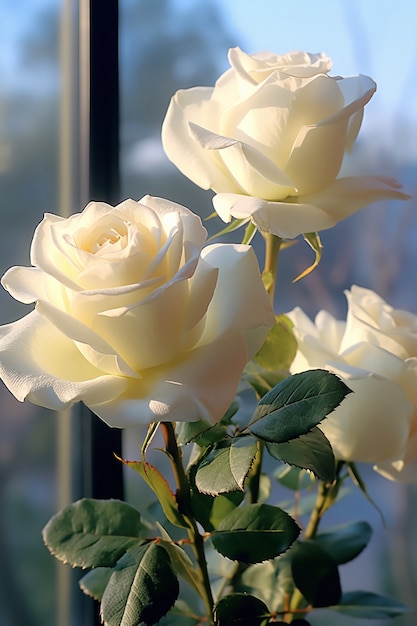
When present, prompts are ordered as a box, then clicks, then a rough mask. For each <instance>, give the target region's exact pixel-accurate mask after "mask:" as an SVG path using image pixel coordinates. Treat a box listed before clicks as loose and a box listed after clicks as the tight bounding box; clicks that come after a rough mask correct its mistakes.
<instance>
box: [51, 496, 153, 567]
mask: <svg viewBox="0 0 417 626" xmlns="http://www.w3.org/2000/svg"><path fill="white" fill-rule="evenodd" d="M142 531H143V526H142V523H141V519H140V513H139V512H138V511H137V510H136V509H134V508H133V507H131V506H129V505H128V504H126V503H125V502H120V501H119V500H92V499H90V498H84V499H82V500H78V502H75V503H74V504H70V505H69V506H67V507H65V509H63V510H62V511H60V512H59V513H57V514H56V515H54V517H52V519H51V520H50V521H49V522H48V524H47V525H46V526H45V528H44V530H43V539H44V542H45V544H46V546H47V547H48V549H49V550H50V552H51V553H52V554H53V555H54V556H56V557H57V558H58V559H60V560H61V561H63V562H64V563H70V564H71V565H72V566H73V567H83V568H84V567H112V566H113V565H115V564H116V562H117V560H118V559H119V558H120V557H121V556H122V554H124V553H125V552H126V550H128V549H129V548H130V547H132V546H134V545H138V544H140V543H141V542H143V540H141V539H140V534H141V533H142Z"/></svg>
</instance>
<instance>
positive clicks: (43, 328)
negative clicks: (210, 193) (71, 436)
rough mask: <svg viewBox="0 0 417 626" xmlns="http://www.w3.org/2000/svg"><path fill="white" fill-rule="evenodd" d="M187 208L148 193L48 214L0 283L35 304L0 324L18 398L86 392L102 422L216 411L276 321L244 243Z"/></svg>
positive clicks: (51, 404)
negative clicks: (21, 261) (26, 253)
mask: <svg viewBox="0 0 417 626" xmlns="http://www.w3.org/2000/svg"><path fill="white" fill-rule="evenodd" d="M205 239H206V230H205V229H204V228H203V226H202V224H201V220H200V218H199V217H198V216H196V215H194V214H193V213H191V211H189V210H188V209H186V208H184V207H182V206H179V205H177V204H174V203H172V202H169V201H167V200H163V199H161V198H152V197H149V196H147V197H145V198H143V199H142V200H141V201H140V202H135V201H133V200H126V201H125V202H122V203H121V204H119V205H118V206H116V207H114V208H113V207H111V206H109V205H107V204H104V203H101V202H96V203H90V204H89V205H88V206H87V207H86V209H85V210H84V211H83V212H82V213H79V214H75V215H72V216H71V217H70V218H68V219H64V218H62V217H57V216H55V215H49V214H47V215H45V217H44V219H43V221H42V222H41V223H40V224H39V226H38V227H37V229H36V231H35V235H34V238H33V242H32V247H31V262H32V264H33V266H34V267H32V268H26V267H14V268H11V269H10V270H9V271H8V272H6V274H5V275H4V277H3V280H2V284H3V286H4V287H5V288H6V289H7V290H8V291H9V292H10V293H11V294H12V296H13V297H14V298H16V299H17V300H20V301H21V302H25V303H32V302H36V308H35V310H34V311H32V312H31V313H29V314H28V315H26V316H25V317H23V318H22V319H20V320H18V321H16V322H14V323H12V324H9V325H6V326H2V327H0V375H1V377H2V379H3V380H4V382H5V383H6V385H7V386H8V388H9V389H10V390H11V392H12V393H13V394H14V395H15V396H16V398H18V399H19V400H24V399H25V398H28V399H29V400H30V401H31V402H34V403H35V404H40V405H41V406H45V407H48V408H52V409H59V408H62V407H65V406H68V405H71V404H72V403H74V402H77V401H79V400H82V401H84V402H85V404H86V405H87V406H89V407H90V408H91V409H92V410H93V411H94V412H95V413H97V415H99V416H100V417H101V418H102V419H103V420H105V421H106V422H108V423H109V424H110V425H111V426H118V427H127V426H131V425H137V424H141V423H142V424H144V423H145V424H146V423H149V422H151V421H156V420H172V421H174V420H181V421H187V420H195V419H199V418H205V419H208V420H210V421H213V422H215V421H218V420H219V419H220V418H221V417H222V415H223V414H224V412H225V411H226V409H227V408H228V406H229V404H230V402H231V401H232V400H233V398H234V395H235V392H236V389H237V386H238V382H239V379H240V375H241V372H242V370H243V368H244V365H245V363H246V362H247V361H248V360H249V359H250V358H251V356H252V355H253V354H254V353H255V352H256V351H257V350H258V349H259V347H260V346H261V344H262V342H263V340H264V338H265V336H266V334H267V332H268V329H269V328H270V327H271V326H272V325H273V323H274V314H273V311H272V308H271V305H270V302H269V297H268V296H267V294H266V291H265V289H264V287H263V283H262V280H261V277H260V274H259V268H258V264H257V260H256V257H255V255H254V252H253V250H252V249H251V248H250V247H249V246H239V245H232V244H230V245H227V244H216V245H210V246H207V247H205V248H203V249H202V246H203V244H204V242H205Z"/></svg>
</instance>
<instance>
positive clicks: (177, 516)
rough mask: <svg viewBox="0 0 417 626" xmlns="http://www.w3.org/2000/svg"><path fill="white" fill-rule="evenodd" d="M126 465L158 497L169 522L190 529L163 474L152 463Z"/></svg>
mask: <svg viewBox="0 0 417 626" xmlns="http://www.w3.org/2000/svg"><path fill="white" fill-rule="evenodd" d="M123 463H124V464H125V465H127V466H128V467H131V468H132V469H133V470H134V471H135V472H136V473H137V474H139V476H141V477H142V478H143V480H144V481H145V482H146V484H147V485H148V487H150V488H151V489H152V491H153V492H154V493H155V495H156V496H157V498H158V500H159V502H160V504H161V506H162V509H163V511H164V514H165V515H166V518H167V519H168V521H170V522H171V524H174V526H179V527H180V528H188V523H187V522H186V520H185V519H184V517H183V516H182V515H181V513H180V511H179V507H178V503H177V500H176V498H175V494H174V493H173V492H172V490H171V489H170V487H169V485H168V483H167V481H166V480H165V478H164V477H163V476H162V474H161V473H160V472H159V471H158V470H157V469H156V467H154V466H153V465H151V464H150V463H147V462H146V461H123Z"/></svg>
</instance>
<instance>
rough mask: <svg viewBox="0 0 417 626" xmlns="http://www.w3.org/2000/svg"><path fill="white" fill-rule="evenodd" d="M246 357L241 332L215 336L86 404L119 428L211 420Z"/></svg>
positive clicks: (229, 395) (224, 404) (226, 400)
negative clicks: (112, 395)
mask: <svg viewBox="0 0 417 626" xmlns="http://www.w3.org/2000/svg"><path fill="white" fill-rule="evenodd" d="M247 360H248V353H247V348H246V342H245V340H244V338H243V337H242V336H239V335H229V336H226V337H221V338H220V339H219V341H218V342H213V343H211V344H208V345H205V346H201V347H200V348H198V349H195V350H192V351H191V352H190V353H189V355H188V358H186V359H185V360H183V361H181V362H180V363H173V364H170V365H168V369H166V370H165V371H164V369H163V368H156V371H155V372H152V370H149V372H146V374H145V378H144V379H143V380H141V381H131V384H130V386H129V388H128V389H127V390H126V393H124V394H123V395H122V396H121V397H119V398H116V399H115V400H114V401H110V402H104V403H99V404H90V405H89V406H90V408H91V410H92V411H94V413H96V414H97V415H98V416H99V417H100V418H101V419H103V420H104V421H105V422H107V423H108V424H109V425H110V426H114V427H121V428H127V427H129V426H137V425H138V424H141V423H142V424H148V423H149V422H151V421H161V420H163V421H181V422H185V421H195V420H198V419H206V420H208V421H211V422H213V423H216V422H218V421H219V420H220V419H221V418H222V417H223V415H224V413H225V412H226V410H227V408H228V407H229V405H230V403H231V402H232V400H233V398H234V395H235V393H236V390H237V387H238V384H239V380H240V375H241V373H242V369H243V367H244V365H245V363H246V362H247Z"/></svg>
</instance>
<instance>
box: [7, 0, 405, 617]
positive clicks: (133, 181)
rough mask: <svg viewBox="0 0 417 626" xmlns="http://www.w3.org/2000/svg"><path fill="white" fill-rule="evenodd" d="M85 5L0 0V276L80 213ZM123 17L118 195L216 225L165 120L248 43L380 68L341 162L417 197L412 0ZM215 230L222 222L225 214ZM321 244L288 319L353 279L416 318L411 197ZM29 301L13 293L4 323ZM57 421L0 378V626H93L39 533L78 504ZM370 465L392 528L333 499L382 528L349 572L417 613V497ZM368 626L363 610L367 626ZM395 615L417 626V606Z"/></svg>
mask: <svg viewBox="0 0 417 626" xmlns="http://www.w3.org/2000/svg"><path fill="white" fill-rule="evenodd" d="M79 2H80V6H78V3H77V2H75V1H73V2H71V1H69V0H2V2H1V5H0V274H3V273H4V272H5V271H6V270H7V269H8V268H9V267H10V266H12V265H15V264H17V265H29V264H30V262H29V249H30V242H31V238H32V234H33V230H34V228H35V226H36V224H37V223H39V221H40V220H41V219H42V216H43V213H44V212H52V213H58V212H62V213H65V212H79V211H80V210H81V209H82V208H83V206H79V205H74V206H71V202H70V198H72V197H76V194H71V188H72V185H73V181H71V180H69V181H68V179H69V178H70V173H71V171H72V169H71V167H72V164H71V163H67V162H66V161H65V154H66V152H65V147H66V144H68V142H71V141H75V139H74V136H71V133H69V134H68V124H67V125H65V126H64V125H63V120H64V119H65V118H66V117H68V110H70V109H71V106H75V105H74V102H75V101H76V100H77V98H78V93H77V92H76V91H74V90H71V89H70V88H68V85H69V84H70V83H69V81H68V76H67V74H68V72H70V73H71V75H72V76H74V74H76V73H77V72H78V59H79V58H80V57H79V55H78V52H77V53H75V52H74V50H77V46H78V40H77V36H76V33H77V31H78V20H79V16H80V14H81V13H82V7H83V0H79ZM80 9H81V10H80ZM119 17H120V28H119V54H120V107H121V108H120V164H121V185H120V200H122V199H124V198H126V197H132V198H134V199H140V198H141V197H142V196H143V195H145V194H148V193H149V194H152V195H158V196H163V197H166V198H169V199H171V200H174V201H176V202H180V203H182V204H185V205H186V206H188V207H189V208H190V209H192V210H194V211H195V212H197V213H199V214H200V215H201V216H202V217H203V218H205V217H207V216H208V215H209V214H210V213H211V212H212V207H211V195H210V193H209V192H204V191H202V190H200V189H198V188H197V187H195V186H194V185H193V184H192V183H191V182H189V181H188V180H187V179H185V178H184V177H183V176H182V175H181V174H179V173H178V172H177V171H176V169H175V167H174V166H173V165H172V164H170V163H169V162H168V161H167V159H166V157H165V156H164V153H163V150H162V146H161V142H160V128H161V123H162V120H163V118H164V114H165V111H166V108H167V106H168V102H169V99H170V97H171V95H172V94H173V93H174V92H175V91H176V90H177V89H179V88H187V87H191V86H194V85H212V84H213V83H214V81H215V80H216V78H217V77H218V75H219V74H220V73H221V72H223V71H224V70H225V69H227V67H228V63H227V50H228V49H229V48H230V47H233V46H240V47H241V48H242V49H243V50H245V51H246V52H248V53H251V52H256V51H259V50H270V51H273V52H276V53H285V52H288V51H290V50H295V49H301V50H306V51H309V52H319V51H324V52H326V53H327V54H328V55H329V56H330V57H331V58H332V59H333V62H334V72H333V73H334V74H340V75H344V76H346V75H349V74H357V73H362V74H368V75H370V76H372V78H373V79H374V80H375V81H376V82H377V84H378V91H377V93H376V95H375V96H374V98H373V99H372V101H371V102H370V103H369V105H367V107H366V111H365V119H364V122H363V125H362V129H361V132H360V134H359V138H358V141H357V143H356V146H355V149H354V153H353V155H352V156H351V157H350V158H349V159H348V160H347V161H346V163H345V164H344V169H345V171H348V172H350V173H353V174H355V173H356V174H362V173H364V172H374V173H378V174H381V175H388V176H393V177H395V178H397V179H398V180H399V181H400V182H401V183H402V184H403V186H404V188H405V190H406V191H407V192H408V193H410V194H411V195H414V197H415V196H416V195H417V189H416V187H417V141H416V140H417V81H416V78H415V65H416V60H417V38H416V37H415V24H416V23H417V4H416V3H413V2H409V1H407V0H402V1H401V0H399V2H397V3H393V2H392V1H391V0H378V2H377V1H376V0H374V1H372V0H349V1H347V0H316V1H315V2H314V3H311V2H310V1H309V0H298V1H297V2H294V3H289V2H282V1H280V0H257V1H256V2H252V1H251V0H247V1H246V0H205V2H201V1H199V0H120V2H119ZM68 49H70V50H72V51H73V53H72V54H73V56H72V57H71V55H70V56H69V57H68ZM81 59H82V57H81ZM71 63H72V66H71ZM113 97H114V94H113V93H111V92H110V93H108V98H109V99H111V98H113ZM65 168H66V169H67V175H65V172H64V173H63V169H65ZM65 181H66V182H65ZM68 190H69V191H68ZM96 199H100V198H96ZM207 226H208V227H210V228H214V229H216V230H219V229H220V227H221V226H220V223H219V222H218V221H216V220H213V221H211V222H209V223H208V224H207ZM322 241H323V244H324V251H323V261H322V263H321V264H320V266H319V268H318V269H317V270H316V271H315V272H313V274H311V275H310V276H309V277H307V278H306V279H304V280H302V281H301V282H298V283H296V284H293V282H292V281H293V279H294V278H295V277H296V276H297V275H298V274H299V273H300V271H302V270H303V269H305V267H306V266H307V265H309V264H310V263H311V262H312V261H313V258H312V253H311V251H310V250H309V249H308V247H307V246H306V245H305V244H304V243H303V242H302V241H299V242H298V243H297V245H295V246H293V247H292V248H291V249H290V250H288V251H286V252H285V253H284V254H283V257H282V262H281V266H280V277H279V280H280V289H279V302H278V308H279V311H280V312H285V311H286V310H289V309H291V308H293V307H294V306H296V305H300V306H301V307H302V308H303V309H304V310H305V311H306V312H308V313H309V314H310V315H312V316H314V315H315V313H316V312H317V311H318V310H319V309H320V308H326V309H328V310H329V311H331V312H332V313H333V314H335V315H338V316H340V317H343V316H344V315H345V300H344V296H343V290H344V289H346V288H349V287H350V286H351V285H352V284H354V283H356V284H359V285H362V286H364V287H369V288H372V289H374V290H375V291H377V292H378V293H379V294H380V295H381V296H383V297H384V298H385V299H387V300H388V301H389V302H390V303H391V304H392V305H394V306H396V307H402V308H407V309H409V310H411V311H413V312H414V313H417V289H416V287H417V211H416V201H415V200H411V201H408V202H404V203H399V202H395V203H389V202H388V203H379V204H375V205H372V206H371V207H368V208H365V209H363V210H362V211H361V212H360V213H359V214H357V215H355V216H352V217H351V218H349V219H347V220H346V221H344V222H342V223H341V224H339V225H338V226H337V227H336V228H334V229H332V230H331V231H326V232H324V233H322ZM26 312H27V309H26V308H25V307H24V306H23V305H19V304H18V303H16V302H15V301H13V300H12V298H11V297H10V296H8V294H7V293H5V292H3V291H2V292H1V293H0V323H1V324H5V323H7V322H10V321H13V320H15V319H17V318H18V317H21V316H22V315H24V314H25V313H26ZM61 418H62V419H67V418H68V416H57V415H56V414H55V413H51V412H49V411H46V410H44V409H38V408H35V407H33V406H32V405H29V404H20V403H18V402H17V401H16V400H15V399H14V398H13V397H12V396H11V394H10V393H9V392H8V391H7V390H6V389H5V388H4V387H3V386H2V387H1V388H0V623H1V624H2V626H67V625H73V626H80V625H81V624H82V623H83V622H82V621H81V619H80V617H79V616H77V613H76V608H75V605H74V606H73V607H71V609H70V607H69V606H63V604H62V603H61V602H58V601H57V598H58V592H59V590H58V587H59V580H60V575H58V576H57V568H58V565H57V563H56V562H55V560H54V559H53V558H52V557H51V556H50V555H49V553H48V552H47V550H46V548H44V546H43V543H42V539H41V530H42V528H43V526H44V525H45V523H46V522H47V521H48V519H49V518H50V516H51V515H52V514H54V513H55V512H56V511H57V510H58V508H59V506H62V504H63V503H65V498H66V494H65V486H63V485H62V484H60V480H61V477H62V472H61V471H60V469H59V468H60V466H61V465H62V457H63V456H65V455H68V453H69V452H70V453H74V454H75V453H76V451H74V450H68V446H66V445H65V439H64V441H63V439H62V433H61V434H60V433H59V428H58V424H59V420H60V419H61ZM75 467H76V464H75ZM364 471H365V475H366V478H367V481H368V483H367V484H368V488H369V491H370V493H371V495H372V498H373V499H374V500H375V502H377V504H378V506H379V507H380V508H381V509H382V511H383V513H384V515H385V517H386V522H387V524H386V528H384V525H383V523H382V521H381V518H380V515H379V513H378V512H377V510H376V509H375V508H374V507H373V506H372V505H371V504H370V503H369V502H367V501H366V499H365V498H364V497H363V495H361V494H360V493H352V494H351V496H350V497H349V498H348V499H347V500H346V501H345V503H343V504H341V505H340V506H336V507H335V510H334V513H332V515H333V517H332V519H331V520H330V521H332V522H343V521H347V520H354V519H367V520H368V521H369V522H370V523H371V524H372V526H373V528H374V538H373V540H372V543H371V545H370V546H369V547H368V548H367V550H366V551H365V552H364V553H363V554H362V555H361V556H360V557H359V558H358V559H357V561H355V562H354V563H352V564H351V565H348V566H345V567H344V568H342V575H343V580H344V589H345V590H350V589H358V588H359V589H368V590H372V591H376V592H379V593H386V594H390V595H393V596H395V597H396V598H397V599H399V600H401V601H403V602H404V603H406V604H408V605H409V606H411V607H412V609H413V610H414V611H416V610H417V601H416V595H417V594H416V591H417V529H416V525H415V523H413V518H414V517H415V514H416V511H417V490H416V488H415V487H412V486H400V485H396V484H392V483H389V482H388V481H385V480H383V479H382V478H380V477H378V476H376V475H374V474H373V473H372V472H370V471H367V470H366V469H365V470H364ZM329 517H330V516H329ZM80 595H81V593H80ZM335 618H336V619H337V624H338V626H343V624H345V623H346V624H347V623H351V621H348V620H344V619H343V618H341V617H339V616H337V617H336V616H332V617H330V618H327V619H328V621H326V622H325V621H324V620H325V618H324V617H322V616H320V619H319V618H316V621H315V622H314V618H312V619H311V621H312V623H319V622H320V624H322V625H323V624H324V623H326V624H327V623H328V624H331V623H333V624H334V623H335V622H334V620H335ZM365 623H368V622H365V621H362V620H356V624H358V626H360V625H361V624H365ZM373 623H374V624H378V621H374V622H373ZM391 623H392V624H393V625H395V626H411V625H413V624H415V623H416V615H415V614H414V615H413V614H412V615H411V616H409V617H401V618H396V619H394V620H392V622H391ZM85 626H89V624H88V623H85Z"/></svg>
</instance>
